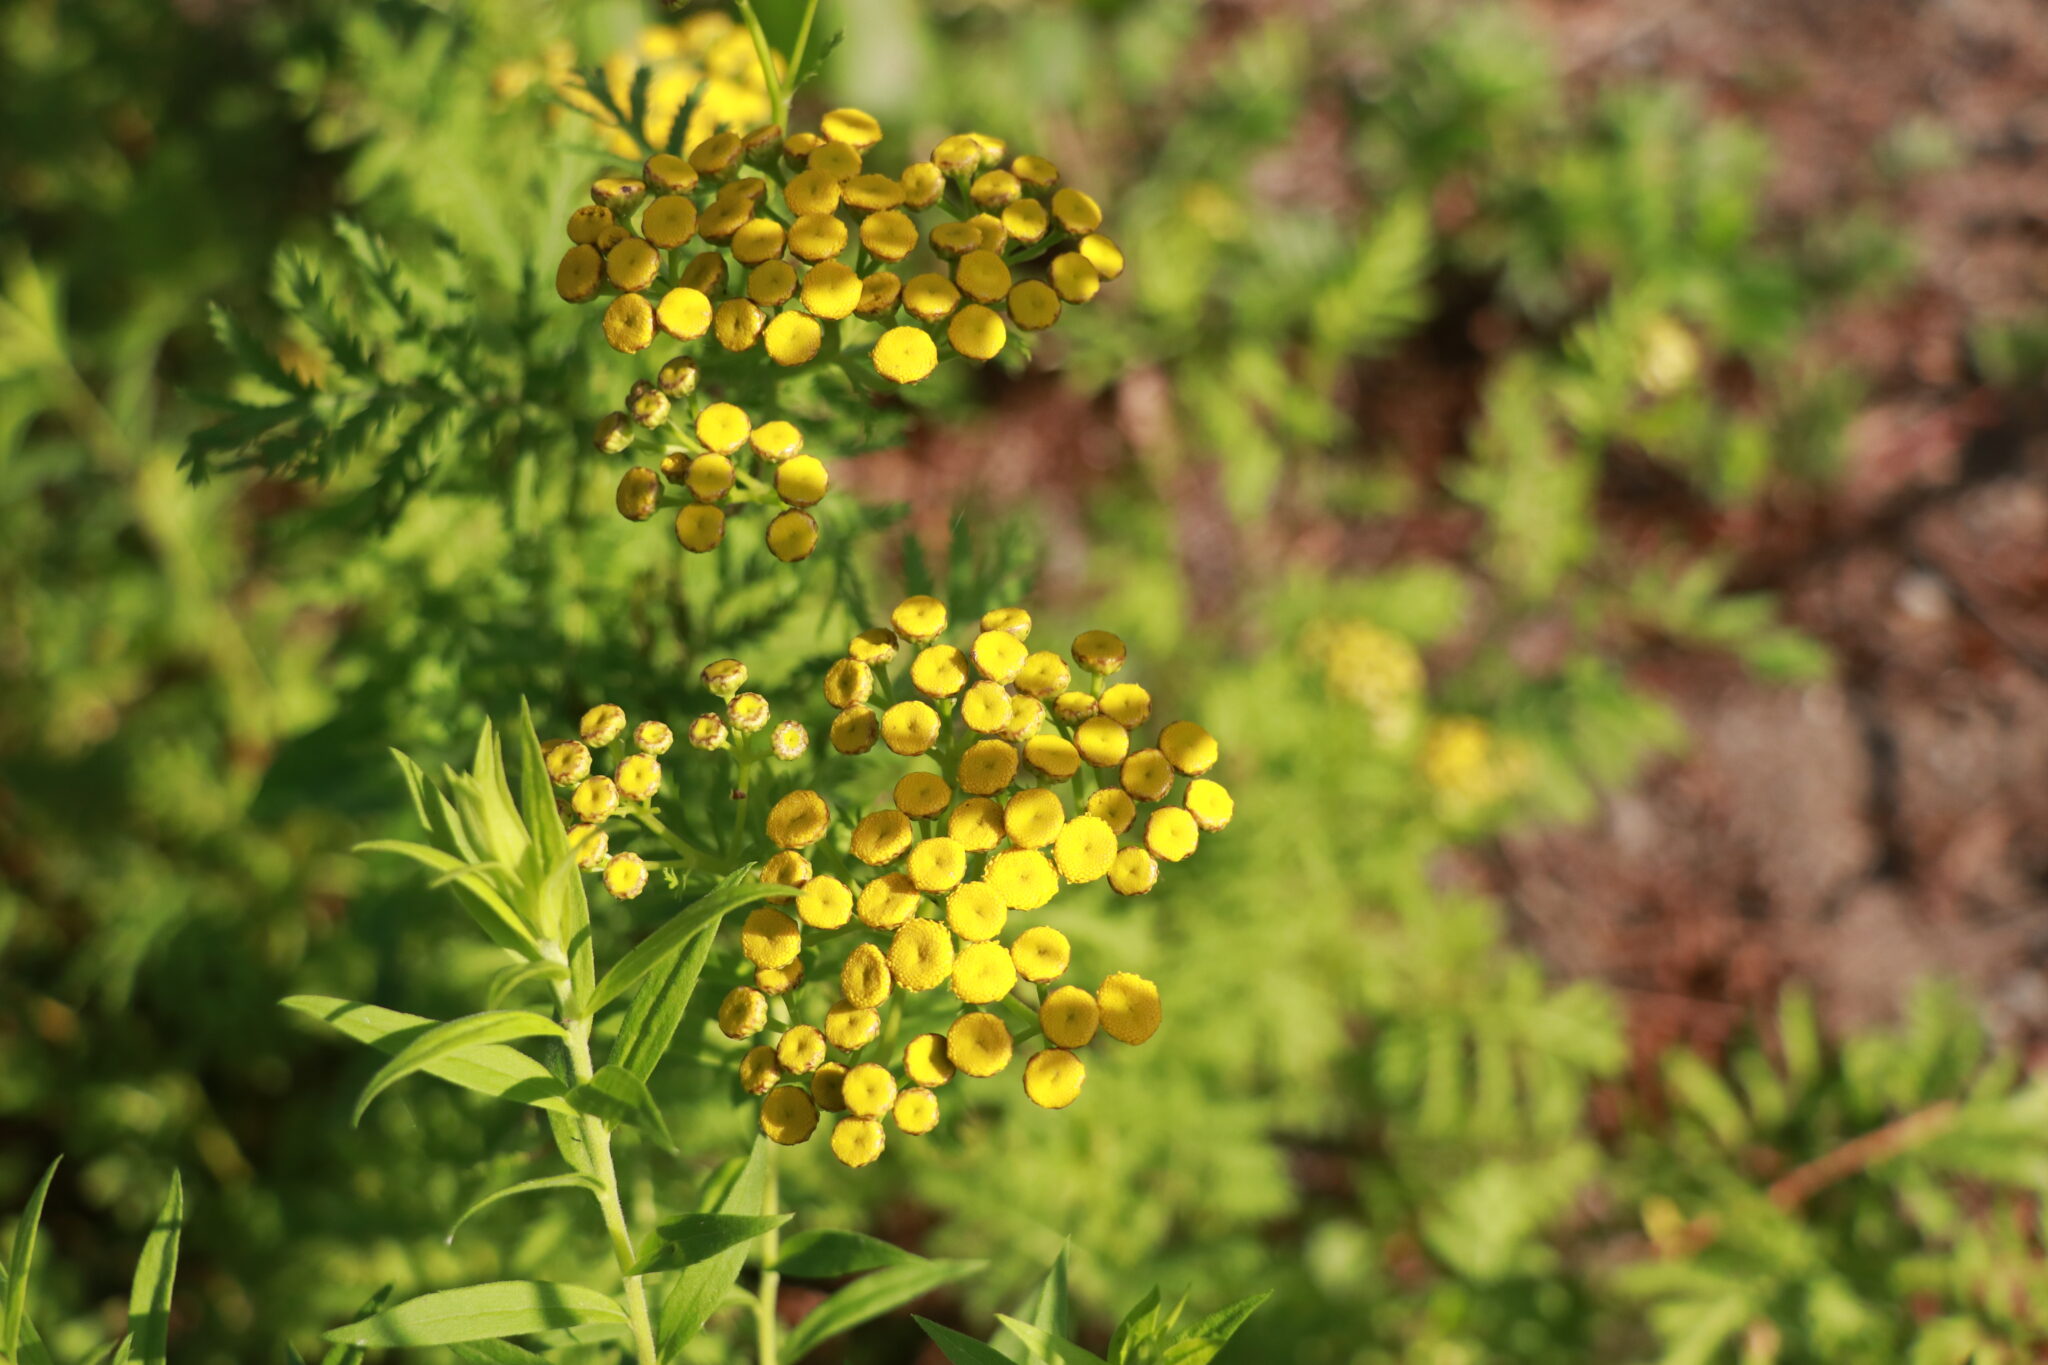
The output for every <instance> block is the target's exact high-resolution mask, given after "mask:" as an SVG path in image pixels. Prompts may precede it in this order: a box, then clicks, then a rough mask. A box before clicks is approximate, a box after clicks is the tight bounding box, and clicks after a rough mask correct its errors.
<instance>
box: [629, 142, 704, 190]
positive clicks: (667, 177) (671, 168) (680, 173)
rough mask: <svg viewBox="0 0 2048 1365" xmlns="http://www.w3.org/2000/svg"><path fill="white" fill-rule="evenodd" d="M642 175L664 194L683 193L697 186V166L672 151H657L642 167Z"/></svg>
mask: <svg viewBox="0 0 2048 1365" xmlns="http://www.w3.org/2000/svg"><path fill="white" fill-rule="evenodd" d="M640 173H641V177H642V178H643V179H645V180H646V181H647V183H648V184H650V185H652V186H654V188H656V189H658V190H660V191H661V192H662V193H664V194H682V193H685V192H687V191H689V190H694V189H696V188H697V168H696V167H695V166H692V165H691V164H690V163H689V162H687V161H685V160H684V159H683V158H682V157H679V156H676V155H674V154H673V153H670V152H656V153H655V154H654V155H653V156H650V157H648V158H647V161H646V164H645V165H643V166H642V167H641V168H640Z"/></svg>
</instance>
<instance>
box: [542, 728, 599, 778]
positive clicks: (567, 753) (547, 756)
mask: <svg viewBox="0 0 2048 1365" xmlns="http://www.w3.org/2000/svg"><path fill="white" fill-rule="evenodd" d="M541 757H542V762H543V763H544V764H545V765H546V767H547V770H548V778H549V780H550V781H552V782H553V783H554V784H555V785H556V786H558V787H573V786H575V785H576V784H577V783H579V782H581V781H582V780H583V779H584V778H586V777H588V776H590V749H589V748H588V746H586V745H585V744H584V743H583V742H582V741H581V740H575V739H558V740H555V741H553V742H552V743H550V744H548V745H546V746H544V747H543V748H542V750H541Z"/></svg>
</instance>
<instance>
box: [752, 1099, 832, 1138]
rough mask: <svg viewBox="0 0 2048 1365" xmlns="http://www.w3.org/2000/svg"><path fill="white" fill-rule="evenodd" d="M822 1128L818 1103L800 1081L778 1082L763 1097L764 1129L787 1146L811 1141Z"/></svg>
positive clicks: (762, 1128) (762, 1118)
mask: <svg viewBox="0 0 2048 1365" xmlns="http://www.w3.org/2000/svg"><path fill="white" fill-rule="evenodd" d="M817 1130H818V1106H817V1104H816V1102H815V1101H813V1100H812V1099H811V1097H810V1096H809V1095H808V1094H806V1093H804V1088H803V1087H802V1086H800V1085H778V1086H776V1087H775V1088H774V1089H773V1090H770V1091H769V1092H768V1096H767V1098H766V1099H764V1100H762V1101H761V1131H762V1132H763V1133H765V1134H766V1135H767V1137H768V1140H769V1141H770V1142H776V1143H780V1144H781V1145H782V1146H784V1147H794V1146H796V1145H797V1144H798V1143H801V1142H808V1141H810V1137H811V1134H812V1133H814V1132H816V1131H817Z"/></svg>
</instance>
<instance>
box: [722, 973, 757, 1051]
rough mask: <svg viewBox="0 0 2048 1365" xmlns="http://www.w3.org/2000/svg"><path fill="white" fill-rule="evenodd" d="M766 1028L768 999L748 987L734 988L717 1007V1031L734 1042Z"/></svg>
mask: <svg viewBox="0 0 2048 1365" xmlns="http://www.w3.org/2000/svg"><path fill="white" fill-rule="evenodd" d="M766 1027H768V997H767V996H765V995H763V994H761V992H759V991H757V990H755V989H753V988H752V987H750V986H734V987H733V988H732V989H731V990H729V991H727V992H726V994H725V999H724V1000H722V1001H720V1002H719V1006H718V1031H719V1032H720V1033H723V1034H724V1035H725V1036H726V1037H728V1038H731V1039H733V1040H734V1041H735V1042H737V1041H738V1040H740V1039H742V1038H751V1037H753V1036H754V1035H755V1034H757V1033H759V1032H760V1031H761V1030H762V1029H764V1028H766Z"/></svg>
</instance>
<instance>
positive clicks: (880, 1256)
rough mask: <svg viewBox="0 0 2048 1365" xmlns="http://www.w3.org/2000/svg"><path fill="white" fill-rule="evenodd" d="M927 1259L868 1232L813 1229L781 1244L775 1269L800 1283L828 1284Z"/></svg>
mask: <svg viewBox="0 0 2048 1365" xmlns="http://www.w3.org/2000/svg"><path fill="white" fill-rule="evenodd" d="M924 1259H925V1258H924V1257H922V1256H920V1255H918V1254H917V1253H916V1252H914V1251H905V1250H904V1249H903V1248H902V1247H900V1246H897V1245H896V1244H895V1243H894V1242H885V1241H883V1240H882V1239H881V1238H879V1237H870V1236H868V1235H867V1234H866V1233H865V1232H846V1231H842V1230H841V1229H838V1228H814V1229H812V1230H811V1231H809V1232H799V1233H797V1234H796V1235H795V1236H794V1237H791V1238H790V1239H789V1240H787V1241H786V1242H784V1243H783V1244H782V1255H781V1257H780V1258H779V1259H778V1260H777V1261H776V1262H775V1265H774V1269H775V1270H776V1271H778V1272H780V1273H781V1274H784V1275H792V1276H795V1277H796V1278H797V1279H800V1280H829V1279H835V1278H837V1277H838V1276H841V1275H858V1274H860V1273H861V1272H862V1271H864V1270H880V1269H882V1268H883V1267H884V1266H892V1265H911V1264H913V1263H915V1262H918V1261H922V1260H924Z"/></svg>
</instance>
